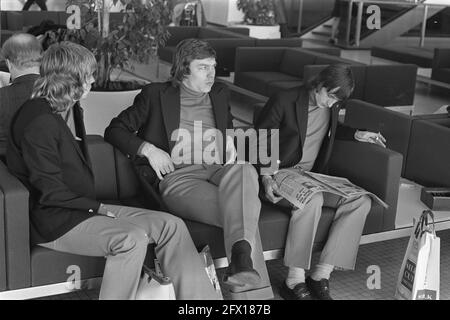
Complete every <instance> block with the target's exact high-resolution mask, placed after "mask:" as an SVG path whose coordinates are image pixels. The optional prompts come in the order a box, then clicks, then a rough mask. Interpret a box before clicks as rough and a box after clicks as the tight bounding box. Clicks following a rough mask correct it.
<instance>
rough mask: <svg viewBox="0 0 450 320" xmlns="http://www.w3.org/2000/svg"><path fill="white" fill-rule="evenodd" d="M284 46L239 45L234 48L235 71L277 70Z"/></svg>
mask: <svg viewBox="0 0 450 320" xmlns="http://www.w3.org/2000/svg"><path fill="white" fill-rule="evenodd" d="M283 55H284V48H279V47H271V48H265V47H241V48H236V57H235V67H234V71H235V72H245V71H279V66H280V63H281V59H282V57H283Z"/></svg>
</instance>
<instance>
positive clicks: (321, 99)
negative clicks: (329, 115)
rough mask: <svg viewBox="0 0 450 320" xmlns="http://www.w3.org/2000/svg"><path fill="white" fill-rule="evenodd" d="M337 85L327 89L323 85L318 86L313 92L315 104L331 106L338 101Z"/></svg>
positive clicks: (320, 106)
mask: <svg viewBox="0 0 450 320" xmlns="http://www.w3.org/2000/svg"><path fill="white" fill-rule="evenodd" d="M338 90H339V87H336V88H333V89H330V90H327V89H326V88H325V87H320V88H319V89H317V91H316V93H315V99H316V105H317V106H318V107H319V108H331V107H332V106H333V105H334V104H335V103H336V102H338V101H340V100H339V98H338V97H337V96H336V92H338Z"/></svg>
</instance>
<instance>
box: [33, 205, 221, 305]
mask: <svg viewBox="0 0 450 320" xmlns="http://www.w3.org/2000/svg"><path fill="white" fill-rule="evenodd" d="M105 206H106V208H107V209H108V211H110V212H112V213H114V214H115V216H116V218H111V217H108V216H93V217H92V218H89V219H87V220H85V221H83V222H82V223H80V224H78V225H77V226H76V227H74V228H72V229H71V230H70V231H68V232H67V233H66V234H64V235H63V236H62V237H60V238H58V239H56V240H55V241H52V242H48V243H44V244H40V245H41V246H43V247H46V248H49V249H53V250H56V251H62V252H68V253H73V254H79V255H85V256H106V265H105V270H104V273H103V280H102V286H101V289H100V297H99V299H101V300H104V299H131V300H134V299H135V296H136V290H137V287H138V284H139V279H140V275H141V270H142V265H143V263H144V259H145V255H146V252H147V246H148V244H149V243H154V244H156V248H155V253H156V257H157V258H158V260H159V262H160V263H161V267H162V270H163V272H164V274H165V275H167V276H169V277H170V278H171V279H172V281H173V284H174V288H175V295H176V298H177V299H218V298H219V297H218V295H217V293H216V292H215V290H214V288H213V286H212V284H211V282H210V280H209V277H208V275H207V274H206V272H205V266H204V264H203V262H202V260H201V258H200V255H199V254H198V252H197V249H196V248H195V245H194V243H193V241H192V239H191V237H190V235H189V232H188V230H187V228H186V225H185V224H184V222H183V221H182V220H181V219H179V218H177V217H175V216H173V215H171V214H168V213H164V212H159V211H151V210H146V209H141V208H131V207H123V206H114V205H105ZM82 272H83V270H81V273H82Z"/></svg>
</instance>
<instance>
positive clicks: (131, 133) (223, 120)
mask: <svg viewBox="0 0 450 320" xmlns="http://www.w3.org/2000/svg"><path fill="white" fill-rule="evenodd" d="M209 97H210V99H211V104H212V107H213V113H214V118H215V121H216V128H217V129H219V130H220V131H221V132H222V136H223V137H224V139H225V137H226V129H227V128H233V122H232V120H233V119H232V115H231V112H230V106H229V103H228V101H229V91H228V88H227V86H226V85H224V84H221V83H215V84H214V85H213V87H212V88H211V91H210V93H209ZM179 126H180V89H179V87H174V86H173V85H172V84H171V83H170V82H165V83H152V84H149V85H146V86H145V87H144V88H143V89H142V91H141V92H140V93H139V94H138V95H137V96H136V98H135V99H134V102H133V105H132V106H131V107H129V108H128V109H126V110H124V111H122V112H121V113H120V114H119V115H118V116H117V117H116V118H114V119H113V120H112V121H111V123H110V125H109V126H108V128H106V130H105V140H106V141H108V142H109V143H111V144H112V145H114V146H115V147H117V148H118V149H119V150H120V151H122V152H123V153H124V154H126V155H127V156H128V158H130V159H132V160H133V163H134V166H135V169H136V172H137V174H138V177H139V178H140V180H141V183H142V185H143V187H144V189H145V191H146V192H147V193H150V195H152V196H153V198H157V199H158V200H157V204H155V203H152V204H153V206H152V205H151V204H150V205H149V204H147V206H149V207H154V208H155V207H156V206H158V205H159V206H161V204H162V203H161V201H160V199H159V197H158V195H157V194H158V187H157V184H158V183H159V180H158V179H157V177H156V174H155V172H154V171H153V169H151V167H150V165H149V163H148V161H147V159H146V158H144V157H139V156H137V152H138V150H139V147H140V146H141V144H142V143H143V142H144V141H148V142H150V143H152V144H153V145H155V146H156V147H158V148H160V149H162V150H164V151H166V152H167V153H169V154H170V152H171V151H172V148H173V147H174V145H175V141H170V137H171V135H172V132H173V131H174V130H176V129H178V128H179ZM224 146H225V143H224ZM220 151H221V153H222V154H221V158H222V159H223V158H224V157H225V152H223V150H220Z"/></svg>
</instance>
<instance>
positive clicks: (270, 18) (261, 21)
mask: <svg viewBox="0 0 450 320" xmlns="http://www.w3.org/2000/svg"><path fill="white" fill-rule="evenodd" d="M275 1H276V0H237V3H236V4H237V8H238V9H239V10H240V11H242V13H243V14H244V22H243V23H244V24H243V25H242V26H244V27H247V28H249V29H250V36H251V37H255V38H280V26H279V25H278V23H277V16H276V12H277V10H276V9H277V8H276V3H275Z"/></svg>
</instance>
